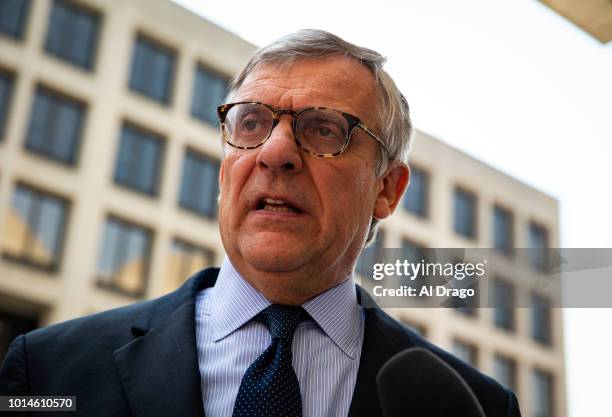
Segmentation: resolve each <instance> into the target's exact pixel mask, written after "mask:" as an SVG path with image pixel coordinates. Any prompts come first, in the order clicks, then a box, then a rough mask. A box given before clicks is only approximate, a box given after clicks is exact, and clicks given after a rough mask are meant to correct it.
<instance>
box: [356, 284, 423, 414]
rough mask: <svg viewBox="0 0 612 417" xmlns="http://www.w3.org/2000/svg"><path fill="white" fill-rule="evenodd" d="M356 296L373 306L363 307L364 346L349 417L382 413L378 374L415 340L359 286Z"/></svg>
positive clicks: (363, 304)
mask: <svg viewBox="0 0 612 417" xmlns="http://www.w3.org/2000/svg"><path fill="white" fill-rule="evenodd" d="M357 298H358V301H359V304H361V305H362V306H373V307H372V308H364V311H365V330H364V337H363V346H362V348H361V359H360V360H359V370H358V371H357V381H356V383H355V391H354V392H353V399H352V401H351V407H350V409H349V414H348V417H378V416H381V417H382V410H381V408H380V404H379V400H378V391H377V388H376V375H377V374H378V371H379V370H380V368H381V367H382V366H383V364H384V363H385V362H386V361H388V360H389V359H391V357H393V356H394V355H395V354H397V353H398V352H400V351H401V350H403V349H407V348H410V347H412V346H414V342H413V341H411V340H409V339H406V336H405V335H404V334H400V331H399V329H397V330H395V329H394V328H395V327H396V326H397V323H395V322H394V321H393V319H391V318H390V317H389V316H387V315H386V314H385V313H383V312H382V310H380V308H379V307H378V306H377V305H376V302H375V301H374V300H373V299H372V298H371V297H370V296H369V295H368V293H367V292H366V291H364V290H363V289H362V288H360V287H357Z"/></svg>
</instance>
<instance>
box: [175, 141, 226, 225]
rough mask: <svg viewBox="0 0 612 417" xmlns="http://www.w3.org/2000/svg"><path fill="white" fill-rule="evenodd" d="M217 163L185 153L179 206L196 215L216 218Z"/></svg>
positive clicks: (200, 155) (190, 152) (197, 154)
mask: <svg viewBox="0 0 612 417" xmlns="http://www.w3.org/2000/svg"><path fill="white" fill-rule="evenodd" d="M218 194H219V161H218V160H216V159H214V158H211V157H209V156H205V155H202V154H200V153H197V152H194V151H192V150H187V152H186V153H185V162H184V164H183V179H182V181H181V191H180V196H179V204H180V206H181V207H183V208H186V209H188V210H191V211H193V212H195V213H197V214H200V215H203V216H206V217H209V218H211V219H214V218H216V217H217V195H218Z"/></svg>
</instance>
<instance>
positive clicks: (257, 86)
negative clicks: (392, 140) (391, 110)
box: [236, 57, 379, 130]
mask: <svg viewBox="0 0 612 417" xmlns="http://www.w3.org/2000/svg"><path fill="white" fill-rule="evenodd" d="M334 61H336V63H337V62H338V61H341V62H340V64H341V65H335V66H334V70H333V71H332V72H329V71H328V72H325V71H324V67H325V65H326V64H329V63H333V62H334ZM342 61H343V62H342ZM372 87H374V88H372ZM377 93H378V90H377V88H376V86H375V84H374V76H373V74H371V72H370V71H369V70H368V69H367V68H366V67H364V66H363V65H361V64H359V63H358V62H356V61H354V60H351V59H348V58H338V57H336V58H326V59H317V60H300V61H296V62H295V63H293V64H291V65H287V66H285V65H271V64H262V65H260V66H259V67H257V68H255V69H254V70H253V71H252V72H251V73H250V74H249V75H248V76H247V77H246V79H245V80H244V83H243V85H242V86H241V87H240V88H239V90H238V91H237V95H236V99H237V100H236V101H239V100H241V101H247V100H250V101H260V102H263V103H265V104H268V105H270V106H272V107H275V108H280V107H282V108H289V109H292V110H301V109H304V108H307V107H332V108H336V109H338V110H342V111H345V112H347V113H350V114H354V115H355V116H357V117H359V118H361V119H362V120H363V121H364V123H366V124H367V125H368V126H369V127H371V128H373V129H376V128H377V127H378V125H379V123H378V110H377V103H378V94H377ZM370 96H372V97H370ZM377 130H378V129H377Z"/></svg>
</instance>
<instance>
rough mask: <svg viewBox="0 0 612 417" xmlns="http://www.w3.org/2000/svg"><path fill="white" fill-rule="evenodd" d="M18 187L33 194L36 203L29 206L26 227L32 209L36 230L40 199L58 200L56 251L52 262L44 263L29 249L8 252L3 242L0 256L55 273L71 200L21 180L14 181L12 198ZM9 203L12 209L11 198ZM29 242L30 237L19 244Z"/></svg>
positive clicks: (65, 236) (64, 246) (60, 265)
mask: <svg viewBox="0 0 612 417" xmlns="http://www.w3.org/2000/svg"><path fill="white" fill-rule="evenodd" d="M19 189H26V190H27V191H28V192H29V193H30V196H31V195H34V196H35V199H36V205H37V206H36V209H32V208H30V212H28V219H27V225H28V227H31V226H32V224H31V223H30V221H31V218H32V217H33V216H34V214H33V213H32V210H34V212H35V214H36V217H37V218H36V220H35V223H34V226H35V227H36V228H35V230H37V228H38V223H39V222H40V218H39V217H40V204H41V200H46V199H52V200H56V202H58V203H59V204H60V205H61V208H62V224H61V225H59V234H58V236H55V245H56V247H57V253H54V254H53V255H54V256H53V260H52V262H50V263H48V264H45V263H42V262H40V261H37V260H36V259H33V258H32V257H31V256H30V253H29V251H27V250H26V251H23V250H22V251H20V254H19V255H16V254H12V253H8V252H7V251H6V249H5V247H4V246H5V245H4V244H3V245H2V258H4V259H7V260H9V261H12V262H15V263H18V264H21V265H24V266H28V267H31V268H32V269H36V270H40V271H45V272H48V273H51V274H55V273H57V272H59V271H60V270H61V268H62V264H63V258H64V251H65V248H66V242H67V239H68V237H67V235H68V233H69V223H70V218H71V211H72V203H71V200H70V199H69V198H68V197H66V196H65V195H62V194H59V193H56V192H55V191H49V190H48V189H46V188H43V187H39V186H37V185H34V184H32V183H29V182H25V181H21V180H18V181H16V182H15V184H14V187H13V193H12V197H13V198H15V195H16V193H17V192H18V190H19ZM10 204H11V205H10V210H13V209H14V208H13V200H11V203H10ZM30 242H31V239H26V241H24V242H21V246H23V247H26V246H28V247H29V246H30Z"/></svg>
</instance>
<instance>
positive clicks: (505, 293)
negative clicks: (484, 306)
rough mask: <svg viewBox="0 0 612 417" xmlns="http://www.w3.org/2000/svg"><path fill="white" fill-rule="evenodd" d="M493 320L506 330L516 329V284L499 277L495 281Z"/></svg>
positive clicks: (496, 324)
mask: <svg viewBox="0 0 612 417" xmlns="http://www.w3.org/2000/svg"><path fill="white" fill-rule="evenodd" d="M492 290H493V294H492V297H493V322H494V323H495V326H497V327H498V328H500V329H504V330H514V307H515V305H516V304H515V301H514V286H513V285H512V284H510V283H509V282H505V281H502V280H499V279H496V280H494V281H493V288H492Z"/></svg>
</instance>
